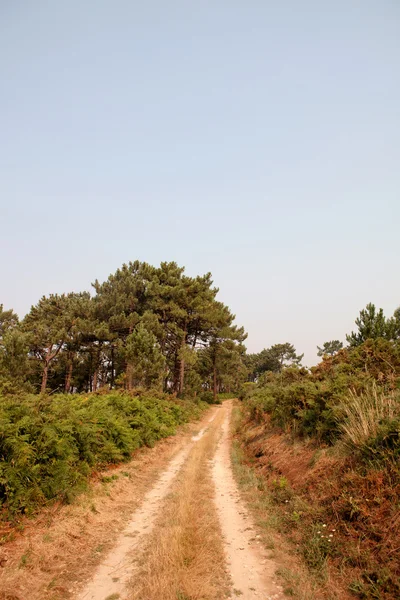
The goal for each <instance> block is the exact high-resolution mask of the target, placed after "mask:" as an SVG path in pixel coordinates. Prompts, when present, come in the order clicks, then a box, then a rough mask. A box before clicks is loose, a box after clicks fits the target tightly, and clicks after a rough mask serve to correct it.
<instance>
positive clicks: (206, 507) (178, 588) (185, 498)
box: [130, 411, 228, 600]
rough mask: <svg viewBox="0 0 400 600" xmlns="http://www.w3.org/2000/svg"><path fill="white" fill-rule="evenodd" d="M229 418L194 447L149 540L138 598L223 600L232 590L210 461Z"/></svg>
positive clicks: (137, 584)
mask: <svg viewBox="0 0 400 600" xmlns="http://www.w3.org/2000/svg"><path fill="white" fill-rule="evenodd" d="M222 417H223V414H222V411H221V412H219V414H217V417H216V419H215V420H214V422H213V423H212V425H211V426H210V429H209V431H208V432H207V433H206V434H205V435H204V437H203V438H202V439H201V440H200V441H199V442H198V443H197V444H196V445H195V446H194V448H193V450H192V451H191V453H190V455H189V457H188V459H187V462H186V464H185V466H184V468H183V470H182V472H181V474H180V476H179V479H178V481H177V482H176V484H175V486H174V488H173V491H172V493H171V494H170V496H169V497H168V498H167V500H166V503H165V506H164V508H163V511H162V519H160V520H159V522H158V523H157V524H156V527H155V529H154V534H152V535H151V536H150V539H149V540H148V545H147V548H146V549H145V553H144V557H143V561H142V565H141V566H139V568H138V571H137V574H136V575H135V578H134V584H132V592H131V596H130V598H131V599H132V600H160V599H161V598H162V600H214V599H215V600H217V599H218V600H221V599H222V598H223V597H224V595H225V594H226V593H227V591H228V576H227V575H226V572H225V566H224V563H225V561H224V551H223V544H222V540H221V530H220V526H219V523H218V517H217V514H216V509H215V506H214V501H213V496H214V489H213V484H212V480H211V476H210V470H209V466H208V463H207V460H209V459H211V458H212V456H213V453H214V451H215V447H216V443H217V435H218V431H219V430H220V423H221V419H222Z"/></svg>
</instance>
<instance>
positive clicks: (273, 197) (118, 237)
mask: <svg viewBox="0 0 400 600" xmlns="http://www.w3.org/2000/svg"><path fill="white" fill-rule="evenodd" d="M0 88H1V89H0V136H1V137H0V139H1V144H0V199H1V230H0V231H1V239H0V251H1V266H0V269H1V273H0V303H3V304H4V305H5V306H6V307H7V308H9V307H13V308H14V309H15V310H16V311H17V312H18V313H19V314H20V316H23V315H24V314H25V313H26V312H27V311H28V310H29V308H30V305H31V304H33V303H36V302H37V300H38V299H39V297H40V296H41V295H42V294H48V293H51V292H67V291H72V290H75V291H79V290H83V289H89V288H90V283H91V282H92V281H93V280H94V279H96V278H98V279H100V280H103V279H105V278H106V277H107V276H108V274H109V273H110V272H113V271H115V270H116V269H117V267H119V266H120V265H121V264H122V263H123V262H128V261H129V260H134V259H136V258H138V259H140V260H144V261H147V262H150V263H152V264H158V263H159V262H160V261H161V260H176V261H177V262H178V263H179V264H181V265H185V266H186V268H187V272H188V274H191V275H195V274H198V273H204V272H207V271H211V272H212V273H213V275H214V281H215V284H216V285H217V286H218V287H219V288H220V299H221V300H223V301H224V302H226V303H227V304H228V305H229V306H230V307H231V309H232V310H233V312H235V313H236V315H237V321H238V322H239V324H242V325H244V327H245V328H246V330H247V331H248V332H249V338H248V344H247V345H248V348H249V350H251V351H258V350H261V349H262V348H263V347H265V346H269V345H271V344H273V343H277V342H285V341H290V342H292V343H294V344H295V346H296V348H297V349H298V351H301V352H305V362H306V364H312V363H313V362H315V350H316V345H317V344H319V345H321V344H322V343H323V342H324V341H326V340H328V339H332V338H339V339H342V340H344V334H345V333H346V332H349V331H350V330H351V328H352V325H353V321H354V319H355V317H356V316H357V314H358V311H359V310H360V309H361V308H363V307H364V306H365V304H366V303H367V302H370V301H372V302H375V303H376V304H377V305H378V306H382V307H383V308H384V309H385V311H386V312H387V313H388V314H391V313H392V312H393V310H394V309H395V308H396V306H398V305H399V304H400V278H399V258H400V235H399V226H400V3H399V2H398V1H397V0H382V1H381V2H376V1H375V0H374V1H371V0H358V1H357V0H335V1H334V2H333V1H332V2H320V1H318V0H313V1H311V0H304V1H303V2H299V1H298V0H286V1H282V2H272V1H269V0H257V1H256V0H250V1H248V2H245V1H243V0H242V1H227V0H221V1H220V2H215V1H211V0H204V1H202V2H190V1H183V0H182V1H178V0H170V1H169V2H165V1H161V0H148V1H147V2H137V1H135V0H116V1H115V2H110V1H107V2H106V1H101V0H86V1H85V2H81V1H78V0H68V1H66V0H64V1H61V0H60V1H59V2H53V1H51V0H48V1H43V0H38V1H37V2H28V1H27V0H25V1H24V0H21V1H17V2H12V1H7V0H3V1H2V2H1V3H0Z"/></svg>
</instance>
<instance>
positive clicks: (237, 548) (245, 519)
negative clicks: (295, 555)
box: [212, 401, 284, 600]
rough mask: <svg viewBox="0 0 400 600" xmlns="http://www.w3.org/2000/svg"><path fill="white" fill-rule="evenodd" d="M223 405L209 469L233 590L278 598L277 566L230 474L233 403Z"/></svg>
mask: <svg viewBox="0 0 400 600" xmlns="http://www.w3.org/2000/svg"><path fill="white" fill-rule="evenodd" d="M224 405H225V406H226V407H227V412H226V416H225V419H224V422H223V424H222V434H221V438H220V441H219V444H218V447H217V450H216V453H215V456H214V460H213V462H212V472H213V479H214V485H215V490H216V496H215V502H216V506H217V511H218V515H219V520H220V523H221V528H222V532H223V537H224V544H225V553H226V557H227V563H228V570H229V572H230V575H231V578H232V583H233V588H234V589H233V593H234V594H235V595H237V596H240V598H242V599H243V600H257V599H260V598H262V599H263V600H278V599H281V598H284V595H283V593H282V588H281V587H280V586H279V585H278V584H277V583H276V581H275V576H274V574H275V571H276V568H277V565H276V564H275V562H274V561H273V560H271V559H268V557H267V556H266V554H265V552H263V551H262V549H261V547H260V545H259V543H258V541H257V538H255V534H254V525H253V522H252V520H251V518H250V515H249V513H248V512H247V510H246V508H245V507H244V505H243V501H242V499H241V497H240V494H239V490H238V487H237V484H236V481H235V479H234V477H233V472H232V466H231V460H230V435H229V432H230V419H231V413H232V402H231V401H227V402H225V403H224Z"/></svg>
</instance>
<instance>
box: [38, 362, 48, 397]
mask: <svg viewBox="0 0 400 600" xmlns="http://www.w3.org/2000/svg"><path fill="white" fill-rule="evenodd" d="M48 376H49V363H48V362H47V361H46V362H45V363H44V367H43V374H42V385H41V387H40V393H41V394H45V393H46V386H47V378H48Z"/></svg>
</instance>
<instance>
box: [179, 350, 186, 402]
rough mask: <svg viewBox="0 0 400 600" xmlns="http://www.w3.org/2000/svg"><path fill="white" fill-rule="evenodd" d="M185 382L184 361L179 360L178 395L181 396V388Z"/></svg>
mask: <svg viewBox="0 0 400 600" xmlns="http://www.w3.org/2000/svg"><path fill="white" fill-rule="evenodd" d="M184 382H185V361H184V359H183V358H181V361H180V364H179V393H180V394H183V386H184Z"/></svg>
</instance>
